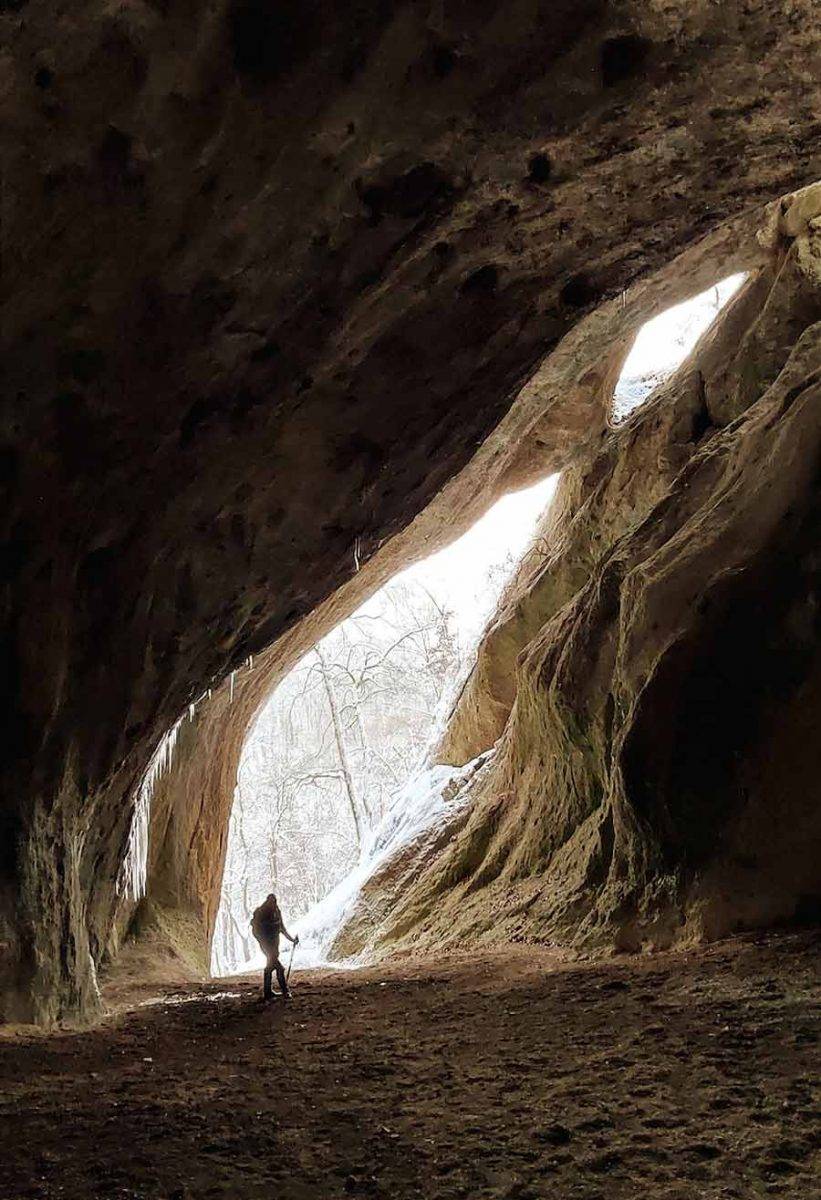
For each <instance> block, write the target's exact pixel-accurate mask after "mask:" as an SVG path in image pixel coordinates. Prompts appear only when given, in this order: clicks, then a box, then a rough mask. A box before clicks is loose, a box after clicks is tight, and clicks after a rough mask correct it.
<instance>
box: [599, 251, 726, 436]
mask: <svg viewBox="0 0 821 1200" xmlns="http://www.w3.org/2000/svg"><path fill="white" fill-rule="evenodd" d="M744 279H745V275H744V273H743V272H742V273H741V274H740V275H730V276H729V277H728V278H727V279H722V280H721V281H720V282H719V283H716V284H715V285H714V286H713V287H711V288H707V290H706V291H704V292H701V293H700V294H699V295H698V296H693V297H691V298H690V299H689V300H685V301H684V303H683V304H677V305H676V306H675V307H674V308H668V309H667V311H666V312H663V313H660V314H659V315H658V316H657V317H654V318H653V320H652V321H648V322H647V324H646V325H643V326H642V328H641V329H640V330H639V332H638V336H637V337H636V340H635V342H634V343H633V348H632V350H631V351H630V353H629V354H628V356H627V359H626V361H625V364H624V366H623V368H622V372H621V376H620V377H619V381H618V383H617V384H616V390H615V393H614V396H613V413H612V419H613V421H614V423H616V424H618V422H620V421H623V420H624V419H625V417H627V416H629V415H630V413H631V412H633V411H634V409H636V408H638V407H639V405H640V404H643V403H644V401H645V400H646V399H647V398H648V397H649V395H650V393H651V392H652V391H653V389H654V388H655V387H658V385H659V384H660V383H662V382H663V381H664V380H665V379H667V378H668V377H669V376H670V375H672V373H673V371H675V369H676V367H677V366H678V365H679V363H681V362H682V361H683V360H684V358H685V357H686V356H687V355H688V354H689V353H690V351H691V350H692V348H693V346H694V345H695V344H696V342H697V341H698V339H699V338H700V337H701V335H702V333H704V332H705V331H706V330H707V329H708V328H709V327H710V325H712V323H713V321H714V320H715V319H716V316H717V314H718V313H719V312H720V311H721V309H722V308H723V307H724V305H725V304H726V303H727V301H728V300H729V299H730V297H731V296H733V295H735V293H736V292H737V291H738V289H739V288H740V287H741V285H742V283H743V282H744Z"/></svg>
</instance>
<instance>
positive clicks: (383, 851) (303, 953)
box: [236, 750, 494, 974]
mask: <svg viewBox="0 0 821 1200" xmlns="http://www.w3.org/2000/svg"><path fill="white" fill-rule="evenodd" d="M493 754H494V750H486V751H485V752H484V753H483V754H480V755H479V756H478V757H477V758H475V759H473V760H472V761H471V762H469V763H467V764H466V765H465V766H463V767H447V766H442V765H439V766H433V767H428V768H427V769H425V770H423V771H421V772H420V773H419V774H418V775H415V776H414V777H413V778H412V779H411V780H409V781H408V783H406V784H405V785H404V786H403V787H402V788H400V790H399V791H398V792H397V793H396V796H395V797H394V799H393V802H392V804H391V806H390V808H389V809H388V811H387V812H386V813H385V816H384V817H383V819H382V821H381V822H380V823H379V825H378V826H377V827H376V829H375V830H374V831H373V832H372V833H371V835H370V837H369V838H368V840H367V842H366V843H365V846H364V848H363V851H362V855H361V857H360V860H359V863H358V864H357V866H356V867H354V869H353V871H351V872H350V873H349V874H348V875H346V876H345V878H344V879H342V880H340V882H339V883H338V884H337V885H336V887H335V888H334V889H333V890H332V891H331V892H329V893H328V895H327V896H325V897H324V898H323V899H322V900H320V901H319V902H318V903H317V904H315V905H314V906H313V908H312V909H310V910H309V911H308V912H307V913H306V914H305V916H304V917H301V918H300V919H299V920H298V921H294V922H293V923H292V924H290V925H288V929H289V930H290V932H291V933H294V934H298V936H299V945H298V946H297V948H296V952H295V954H294V960H293V969H294V971H295V972H296V971H304V970H308V969H310V968H313V967H335V968H338V969H341V968H351V967H357V966H364V965H365V964H364V963H363V962H361V961H360V960H359V959H347V960H345V961H342V962H339V961H331V960H329V958H328V952H329V950H330V948H331V946H332V945H333V942H334V940H335V938H336V936H337V934H338V933H339V930H340V929H341V928H342V926H343V925H344V923H345V921H346V920H347V919H348V917H349V916H350V915H351V913H352V912H353V909H354V907H355V905H356V902H357V899H358V897H359V894H360V892H361V890H362V888H363V887H364V885H365V884H366V883H367V881H368V880H369V879H370V878H371V876H372V875H374V874H375V873H376V871H378V870H379V869H380V868H381V867H382V866H383V865H384V864H385V863H386V862H388V861H389V859H391V858H392V857H393V855H394V854H396V853H397V852H398V851H400V850H402V849H405V848H407V847H408V846H410V845H412V844H413V843H414V842H416V841H419V840H420V839H422V838H423V837H425V836H426V835H427V834H428V833H429V832H430V831H432V830H434V829H435V828H436V827H437V826H438V825H439V824H440V823H441V821H442V819H443V818H444V817H446V816H447V817H452V816H453V815H454V814H455V813H457V812H459V811H460V809H461V808H464V807H466V806H467V805H468V804H469V803H470V791H469V789H468V788H466V787H465V784H466V783H467V782H468V781H469V780H470V779H472V778H473V776H474V775H475V774H476V772H477V770H478V769H479V768H480V767H482V766H484V764H485V763H486V762H488V761H489V760H490V759H491V758H492V756H493ZM286 923H287V914H286ZM290 953H291V952H290V948H289V947H288V946H287V945H285V946H283V947H281V951H280V958H281V959H282V961H283V962H284V963H285V965H286V966H287V964H288V958H289V956H290ZM264 965H265V959H264V957H263V955H262V954H261V953H258V954H256V955H254V956H253V957H252V958H250V959H249V960H248V961H247V962H246V963H243V964H242V965H240V966H238V967H237V968H236V971H237V973H238V974H240V973H242V972H244V971H256V970H260V969H261V968H262V967H263V966H264Z"/></svg>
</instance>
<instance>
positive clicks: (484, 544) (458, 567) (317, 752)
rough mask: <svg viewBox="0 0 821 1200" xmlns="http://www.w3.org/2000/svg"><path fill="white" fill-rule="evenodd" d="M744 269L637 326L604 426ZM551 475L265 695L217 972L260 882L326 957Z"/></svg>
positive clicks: (235, 951)
mask: <svg viewBox="0 0 821 1200" xmlns="http://www.w3.org/2000/svg"><path fill="white" fill-rule="evenodd" d="M744 278H745V276H744V275H743V274H737V275H733V276H730V277H728V278H725V279H722V280H720V281H718V282H717V283H716V284H714V285H713V286H712V287H710V288H708V289H706V290H705V291H704V292H702V293H700V294H698V295H696V296H694V297H691V298H690V299H689V300H687V301H685V302H683V303H681V304H677V305H675V306H674V307H672V308H670V309H667V310H666V311H664V312H662V313H661V314H660V315H658V316H656V317H654V318H653V319H651V320H650V321H648V322H647V323H646V324H645V325H643V326H642V328H641V329H640V330H639V332H638V334H637V336H636V339H635V341H634V343H633V346H632V348H631V351H630V353H629V354H628V356H627V359H626V360H625V363H624V366H623V368H622V372H621V375H620V377H619V380H618V383H617V385H616V388H615V391H614V396H613V401H612V406H611V411H610V413H609V414H608V416H609V420H610V423H611V424H612V425H618V424H620V423H621V422H623V421H625V420H626V419H627V418H628V417H629V416H630V414H631V413H632V412H634V411H635V410H636V409H637V408H638V407H639V406H640V405H642V404H643V403H645V401H647V400H648V399H649V397H650V395H651V393H652V392H653V391H654V390H655V388H657V387H658V386H659V384H661V383H663V382H664V380H665V379H667V378H668V377H669V376H670V375H671V374H672V373H673V372H674V371H675V370H676V368H677V367H678V366H679V365H680V364H681V363H682V362H683V360H684V359H685V358H686V357H687V355H688V354H689V353H690V352H691V350H692V349H693V347H694V346H695V344H696V342H697V341H698V339H699V338H700V337H701V336H702V334H704V332H705V331H706V330H707V329H708V328H709V327H710V325H712V323H713V322H714V320H715V318H716V316H717V315H718V313H719V312H720V310H721V309H722V308H723V307H724V305H725V304H726V303H727V302H728V300H729V299H730V298H731V297H732V296H733V295H734V294H735V292H736V291H737V290H738V288H739V287H740V286H741V284H742V283H743V281H744ZM558 478H559V477H558V475H553V476H550V477H549V478H547V479H544V480H542V481H541V482H540V483H538V484H536V485H534V486H532V487H530V488H527V489H526V490H523V491H521V492H518V493H514V494H511V495H508V496H505V497H504V498H503V499H501V500H500V501H499V502H498V503H497V504H496V505H495V506H494V507H493V508H492V509H491V510H490V511H489V512H488V513H486V514H485V516H484V517H482V518H481V519H480V520H479V521H478V522H477V523H476V524H475V525H474V527H473V528H472V529H471V530H469V531H468V532H467V533H466V534H464V535H463V536H462V537H461V538H460V539H459V540H458V541H456V542H454V543H453V544H452V545H451V546H449V547H446V548H445V549H444V550H441V551H439V552H438V553H437V554H434V555H433V556H432V557H431V558H429V559H427V560H425V561H423V562H420V563H417V564H415V565H414V566H412V567H410V568H408V569H407V570H405V571H404V572H402V573H400V574H399V575H397V576H396V577H395V578H394V579H393V580H392V581H390V582H389V583H388V584H386V585H385V586H384V587H383V588H381V589H380V590H379V591H378V592H377V593H376V594H375V595H374V596H372V597H371V598H370V599H369V600H368V601H367V602H366V603H365V604H364V605H363V606H362V607H361V608H360V609H359V610H358V611H357V612H355V613H354V614H353V615H352V616H351V617H349V618H348V619H347V620H345V621H343V622H342V623H341V624H340V625H338V626H337V627H336V629H334V630H332V632H331V633H329V634H328V635H327V636H326V637H325V638H323V639H322V641H320V642H319V643H318V644H317V645H316V646H315V647H314V648H313V650H311V651H310V652H309V653H308V654H307V655H306V656H305V657H304V658H303V659H302V660H301V661H300V662H299V663H298V664H297V665H296V666H295V667H294V669H293V670H292V671H291V672H290V673H289V674H288V675H287V676H286V677H285V679H284V680H282V681H281V682H280V683H279V685H278V686H277V687H276V689H275V690H274V691H273V692H272V694H271V696H270V697H269V699H268V700H267V702H266V703H265V704H264V705H263V707H262V708H261V710H260V712H259V713H258V715H257V717H256V719H255V721H254V723H253V725H252V726H251V728H250V729H249V732H248V734H247V736H246V739H245V743H244V747H243V751H242V756H241V759H240V764H239V769H238V772H237V784H236V789H235V793H234V803H233V806H232V812H231V820H230V825H229V835H228V849H227V855H226V862H225V870H224V875H223V881H222V890H221V898H220V905H219V910H218V914H217V919H216V925H215V930H214V937H213V942H212V970H213V973H214V974H215V975H226V974H230V973H233V972H237V971H241V970H243V969H253V968H257V967H259V966H261V965H262V955H261V953H260V952H259V950H258V947H257V946H256V943H255V941H254V939H253V937H252V935H251V931H250V917H251V913H252V912H253V909H254V908H255V907H256V905H257V904H259V903H260V902H261V900H262V899H263V898H264V896H265V895H266V894H267V893H268V892H269V891H271V890H272V889H273V890H275V891H276V892H277V894H278V896H279V900H280V904H281V906H282V909H283V912H284V914H285V917H286V922H287V924H288V927H289V928H290V929H291V930H292V931H294V932H297V933H299V934H300V935H301V936H302V938H303V941H304V942H305V943H306V945H304V946H303V949H302V950H301V952H300V954H299V956H298V960H299V963H300V965H301V966H310V965H315V964H316V963H318V962H324V961H326V958H327V953H326V952H327V950H328V949H329V946H330V944H331V942H332V940H333V936H334V933H335V932H336V930H337V929H338V927H339V924H340V921H341V917H342V912H343V910H344V909H345V906H346V904H347V902H348V901H349V900H350V899H351V898H352V897H353V896H354V895H355V894H356V892H357V890H358V886H359V883H361V882H362V880H364V879H365V878H366V877H367V875H368V874H369V872H370V870H372V869H373V863H374V862H375V861H376V860H377V859H378V858H379V855H380V853H381V851H382V850H383V849H384V843H385V841H386V839H387V840H390V839H391V838H394V840H395V838H396V836H397V827H399V828H398V834H399V835H400V836H401V837H404V838H408V837H410V836H412V834H413V832H414V827H415V826H414V821H415V820H416V819H417V818H416V816H415V814H418V820H419V821H422V820H424V819H426V817H429V816H430V809H431V801H432V799H435V797H434V795H433V792H432V790H431V789H432V788H433V789H434V790H435V787H436V786H437V779H436V778H434V776H435V772H436V770H437V769H438V768H435V767H434V768H433V774H432V773H431V770H428V771H427V772H424V773H420V771H421V768H422V767H423V766H424V765H425V764H426V762H427V763H428V765H429V752H430V749H431V747H432V746H434V745H435V743H436V740H437V736H438V734H439V733H440V732H441V730H442V723H443V720H444V719H445V718H446V716H447V714H448V712H449V711H450V707H451V705H452V701H453V699H454V697H455V695H456V692H457V691H458V687H459V685H460V682H461V680H462V678H463V677H464V674H465V672H466V669H468V668H469V665H470V663H471V662H472V661H473V659H474V656H475V651H476V647H477V645H478V641H479V638H480V635H481V632H482V629H483V627H484V625H485V623H486V621H487V620H488V618H489V617H490V616H491V615H492V613H493V611H494V609H495V607H496V604H497V602H498V599H499V596H500V594H501V592H502V589H503V587H504V584H505V583H506V581H507V580H508V579H509V578H510V577H511V575H512V573H513V571H514V569H515V568H516V566H517V564H518V562H519V561H520V558H521V556H522V555H523V554H524V552H525V551H526V550H527V549H528V548H529V546H530V544H531V541H532V536H533V534H534V532H535V529H536V524H537V521H538V519H539V517H540V516H541V514H542V513H543V512H544V511H545V509H546V507H547V506H548V504H549V502H550V498H551V496H552V494H553V491H554V490H555V486H556V483H557V480H558ZM439 770H441V771H442V772H445V773H446V772H447V771H448V770H449V769H448V768H441V769H439ZM446 782H447V781H446V779H445V778H444V776H443V778H442V779H441V780H438V784H441V785H443V786H444V785H445V784H446ZM440 790H441V788H440ZM400 809H401V812H400ZM306 934H307V937H306Z"/></svg>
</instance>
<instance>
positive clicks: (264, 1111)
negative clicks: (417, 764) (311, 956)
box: [0, 931, 821, 1200]
mask: <svg viewBox="0 0 821 1200" xmlns="http://www.w3.org/2000/svg"><path fill="white" fill-rule="evenodd" d="M819 947H821V937H819V935H818V934H817V933H813V932H811V931H806V932H800V933H791V934H784V935H782V936H777V935H768V936H759V937H745V938H740V939H735V940H733V941H729V942H724V943H721V944H719V945H716V946H714V947H711V948H708V949H706V950H700V951H695V952H690V953H677V954H665V955H656V956H653V957H646V958H634V959H618V960H613V961H611V962H608V963H606V964H602V963H601V962H576V963H569V962H566V961H561V960H560V959H558V958H557V957H555V956H551V955H550V954H549V953H548V952H545V951H533V950H530V949H528V950H525V949H523V948H510V949H506V950H500V951H499V952H498V953H496V954H494V955H493V956H490V955H483V956H476V955H474V956H458V957H454V958H448V959H443V960H438V961H431V960H426V961H421V962H420V961H406V962H403V963H401V964H392V965H390V966H381V967H378V968H370V969H367V970H363V971H359V972H344V973H331V972H306V973H304V974H300V975H298V976H296V977H295V984H296V987H295V998H294V1000H293V1002H292V1003H291V1004H290V1005H287V1004H285V1003H284V1002H276V1003H274V1004H272V1005H269V1006H268V1007H264V1006H262V1005H261V1004H260V1003H259V1001H258V990H257V981H256V980H253V981H252V980H251V979H250V978H249V977H238V978H233V979H230V980H222V981H219V982H216V983H213V984H209V985H208V986H194V985H188V986H185V987H183V988H181V989H180V990H179V991H177V992H174V993H172V994H168V993H166V994H165V995H164V996H163V997H161V998H157V997H156V996H154V997H150V996H149V994H148V992H146V991H144V992H143V995H142V997H141V1000H140V1003H139V1004H138V1006H137V1007H132V1008H130V1009H128V1010H127V1011H125V1010H123V1011H120V1012H118V1013H116V1014H115V1015H112V1016H110V1017H109V1018H107V1020H106V1021H105V1022H104V1023H103V1024H102V1025H100V1026H98V1027H97V1028H95V1029H94V1030H92V1031H90V1032H85V1033H58V1034H53V1035H49V1036H42V1035H41V1036H31V1035H25V1036H23V1035H17V1036H12V1035H10V1034H7V1035H6V1036H5V1037H4V1038H2V1039H0V1088H2V1096H1V1097H0V1114H2V1122H0V1196H1V1197H2V1198H3V1200H17V1198H18V1197H77V1198H78V1200H79V1198H80V1197H82V1198H83V1200H90V1198H96V1197H100V1198H105V1200H109V1198H114V1197H130V1198H135V1197H150V1198H151V1200H154V1198H159V1197H161V1198H163V1200H189V1198H190V1200H194V1198H196V1200H199V1198H201V1197H202V1198H205V1197H225V1198H228V1197H231V1198H232V1200H237V1198H239V1200H245V1198H252V1197H253V1198H256V1197H265V1198H266V1200H268V1198H271V1197H286V1198H289V1200H290V1198H297V1197H312V1198H313V1197H317V1198H321V1200H333V1198H334V1197H351V1196H362V1197H391V1198H394V1200H395V1198H398V1197H405V1196H424V1197H470V1198H471V1200H473V1198H474V1197H491V1196H492V1197H510V1198H511V1200H513V1198H514V1197H515V1198H518V1200H525V1198H526V1197H553V1198H555V1197H580V1198H581V1197H583V1198H585V1200H594V1198H599V1200H605V1198H606V1200H614V1198H617V1197H630V1198H631V1200H634V1198H635V1197H642V1200H652V1198H655V1197H679V1198H681V1200H689V1198H691V1197H761V1196H767V1195H783V1196H795V1197H801V1198H802V1200H809V1197H812V1196H819V1195H821V1184H820V1183H819V1180H821V1097H819V1092H818V1074H819V1072H818V1067H819V1054H818V1047H819V995H820V994H821V987H819V985H820V984H821V970H819V955H818V950H819ZM134 1002H135V1001H134V1000H132V1003H134Z"/></svg>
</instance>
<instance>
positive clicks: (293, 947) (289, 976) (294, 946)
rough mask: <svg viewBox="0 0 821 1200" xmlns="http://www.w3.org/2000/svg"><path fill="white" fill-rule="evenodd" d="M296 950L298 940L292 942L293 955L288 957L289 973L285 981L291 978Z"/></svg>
mask: <svg viewBox="0 0 821 1200" xmlns="http://www.w3.org/2000/svg"><path fill="white" fill-rule="evenodd" d="M294 950H296V942H291V957H290V958H289V959H288V973H287V974H286V976H285V982H286V983H287V982H288V980H289V979H290V978H291V964H292V963H293V961H294Z"/></svg>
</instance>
